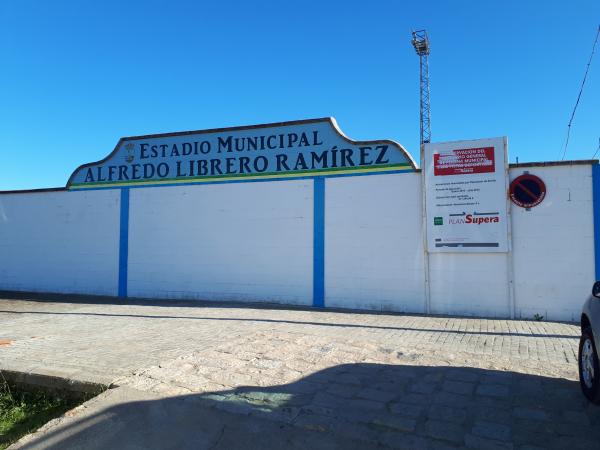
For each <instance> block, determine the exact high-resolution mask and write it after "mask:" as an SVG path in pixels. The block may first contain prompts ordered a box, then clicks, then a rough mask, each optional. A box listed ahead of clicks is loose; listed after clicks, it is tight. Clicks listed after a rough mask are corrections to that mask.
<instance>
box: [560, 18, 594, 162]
mask: <svg viewBox="0 0 600 450" xmlns="http://www.w3.org/2000/svg"><path fill="white" fill-rule="evenodd" d="M598 36H600V25H598V31H597V32H596V39H594V45H593V46H592V54H591V55H590V60H589V61H588V63H587V66H586V68H585V74H584V75H583V81H582V82H581V88H579V95H577V101H576V102H575V106H574V107H573V112H572V113H571V119H570V120H569V124H568V125H567V137H566V138H565V145H564V148H563V153H562V158H561V160H564V159H565V155H566V153H567V146H568V145H569V137H570V135H571V124H572V123H573V118H574V117H575V111H576V110H577V106H579V100H580V99H581V93H582V92H583V86H584V85H585V80H586V79H587V76H588V72H589V70H590V64H591V63H592V58H593V57H594V52H595V51H596V44H597V43H598Z"/></svg>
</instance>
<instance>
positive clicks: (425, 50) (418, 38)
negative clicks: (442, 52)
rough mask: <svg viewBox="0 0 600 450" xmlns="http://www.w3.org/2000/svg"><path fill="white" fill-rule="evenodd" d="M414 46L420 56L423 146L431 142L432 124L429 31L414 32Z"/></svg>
mask: <svg viewBox="0 0 600 450" xmlns="http://www.w3.org/2000/svg"><path fill="white" fill-rule="evenodd" d="M412 37H413V39H412V45H413V47H414V48H415V51H416V52H417V55H419V87H420V104H421V105H420V106H421V113H420V118H421V145H422V144H425V143H427V142H431V122H430V119H431V118H430V105H429V61H428V59H429V37H428V36H427V31H425V30H419V31H413V32H412Z"/></svg>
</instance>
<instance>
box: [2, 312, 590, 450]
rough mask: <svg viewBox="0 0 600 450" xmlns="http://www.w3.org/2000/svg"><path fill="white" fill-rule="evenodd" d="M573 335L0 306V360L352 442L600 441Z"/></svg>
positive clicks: (337, 316) (409, 323)
mask: <svg viewBox="0 0 600 450" xmlns="http://www.w3.org/2000/svg"><path fill="white" fill-rule="evenodd" d="M578 336H579V327H578V326H577V325H575V324H563V323H547V322H529V321H507V320H490V319H465V318H448V317H425V316H416V315H391V314H365V313H348V312H335V311H315V310H303V309H283V308H276V307H273V308H270V307H265V306H262V307H255V308H251V307H244V306H240V305H237V306H236V305H221V307H217V306H216V305H214V304H212V305H211V304H198V303H174V302H171V303H166V302H165V303H158V302H152V303H148V304H101V303H87V304H81V303H61V302H43V301H23V300H20V301H11V300H3V301H1V303H0V368H1V369H11V370H28V371H34V372H40V373H50V374H58V375H62V376H69V377H71V378H75V379H82V380H88V381H103V382H113V383H115V384H116V385H118V386H121V388H118V389H132V390H135V391H138V392H145V393H147V394H148V395H152V396H153V398H156V399H168V398H173V397H174V396H177V397H176V398H181V399H182V401H186V402H188V403H187V404H190V402H192V403H193V404H198V405H202V407H203V408H209V409H210V410H213V411H220V412H226V413H228V414H230V415H232V416H235V417H243V418H249V417H250V418H256V420H263V419H266V420H267V421H268V422H273V421H275V422H278V423H280V424H281V426H282V427H288V428H289V429H294V430H298V429H299V430H303V431H306V432H309V431H310V433H317V434H319V433H320V434H322V435H323V436H343V438H344V439H351V440H352V442H354V443H358V444H359V447H377V446H379V447H382V448H465V447H466V448H507V449H510V448H522V449H534V448H557V449H558V448H561V449H562V448H572V449H575V448H590V449H591V448H596V449H597V448H600V408H597V407H594V406H592V405H589V404H588V403H587V402H586V401H585V400H584V399H583V397H582V395H581V393H580V391H579V386H578V383H577V381H576V379H577V372H576V368H577V359H576V354H577V346H578ZM3 343H4V344H3ZM118 389H116V390H118ZM111 391H115V390H114V389H113V390H110V391H108V393H105V394H102V395H101V396H100V397H99V398H102V396H110V395H111V394H110V392H111ZM95 401H99V400H95ZM157 401H160V400H157ZM194 402H195V403H194ZM173 408H175V406H173ZM85 411H86V410H85V407H83V409H82V412H81V415H78V414H77V413H75V414H74V415H73V417H70V418H68V419H64V420H62V421H61V420H59V421H56V422H55V423H50V424H48V426H47V427H45V428H44V429H42V430H41V431H40V433H41V435H43V434H44V433H48V432H49V430H53V429H54V430H56V429H60V427H61V426H64V421H67V422H69V421H74V420H78V417H80V416H81V417H83V416H85V414H86V412H85ZM115 414H117V415H118V413H115ZM174 414H175V413H174ZM175 415H176V414H175ZM282 429H287V428H282ZM290 433H291V431H290ZM38 435H39V433H38ZM109 435H110V433H103V436H109ZM35 436H36V435H34V436H33V437H32V439H35ZM215 439H216V441H215V442H212V443H211V446H213V445H214V446H215V448H219V445H225V444H224V443H223V442H226V441H222V436H221V437H218V439H217V437H215ZM320 442H326V439H323V441H320ZM219 443H221V444H219ZM105 444H106V442H105ZM217 444H219V445H217ZM222 448H226V447H222Z"/></svg>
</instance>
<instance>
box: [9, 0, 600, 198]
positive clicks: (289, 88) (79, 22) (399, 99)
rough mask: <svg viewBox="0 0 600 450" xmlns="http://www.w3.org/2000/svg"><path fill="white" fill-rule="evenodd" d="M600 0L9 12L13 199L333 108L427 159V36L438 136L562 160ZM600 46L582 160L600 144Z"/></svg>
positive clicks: (357, 132)
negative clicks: (423, 67) (167, 147)
mask: <svg viewBox="0 0 600 450" xmlns="http://www.w3.org/2000/svg"><path fill="white" fill-rule="evenodd" d="M599 23H600V2H599V1H597V0H582V1H580V0H570V1H566V0H565V1H555V0H549V1H542V0H531V1H525V0H521V1H515V0H503V1H481V0H480V1H425V2H405V1H375V0H372V1H365V0H362V1H351V0H345V1H339V2H325V1H312V0H311V1H302V2H282V1H271V2H260V1H256V2H242V1H239V2H237V1H226V0H225V1H220V2H201V1H183V0H168V1H163V0H146V1H132V0H128V1H126V2H125V1H113V0H110V1H109V0H104V1H101V2H99V1H91V0H77V1H64V0H55V1H52V2H47V1H43V0H38V1H31V0H3V1H1V2H0V56H1V58H2V61H1V64H0V190H1V189H28V188H38V187H56V186H64V185H65V183H66V181H67V178H68V177H69V175H70V174H71V173H72V171H73V170H74V169H75V168H76V167H77V166H78V165H80V164H82V163H86V162H92V161H96V160H98V159H101V158H103V157H104V156H106V155H107V154H108V153H109V152H110V151H111V150H112V149H113V148H114V146H115V144H116V143H117V141H118V139H119V138H120V137H122V136H132V135H141V134H152V133H163V132H172V131H184V130H196V129H205V128H215V127H226V126H236V125H249V124H258V123H268V122H277V121H285V120H296V119H304V118H313V117H324V116H334V117H335V118H336V119H337V121H338V123H339V125H340V127H341V129H342V130H343V131H344V132H345V134H347V135H348V136H350V137H351V138H353V139H394V140H396V141H398V142H400V143H401V144H403V145H404V146H405V147H406V149H407V150H408V151H409V152H410V153H411V154H412V155H413V156H414V157H415V159H417V160H418V156H419V148H418V147H419V146H418V143H419V97H418V57H417V56H416V55H415V53H414V50H413V48H412V46H411V45H410V32H411V30H412V29H420V28H426V29H427V30H428V32H429V35H430V39H431V46H432V53H431V56H430V73H431V105H432V116H431V121H432V138H433V139H432V140H433V141H434V142H435V141H447V140H457V139H471V138H480V137H492V136H503V135H506V136H508V137H509V155H510V160H511V161H514V160H515V157H517V156H518V157H519V160H520V161H521V162H523V161H539V160H556V159H559V158H560V155H561V149H562V144H563V142H564V137H565V133H566V125H567V122H568V119H569V116H570V114H571V110H572V108H573V105H574V102H575V99H576V97H577V93H578V91H579V86H580V84H581V80H582V78H583V73H584V69H585V65H586V63H587V61H588V58H589V55H590V52H591V47H592V43H593V39H594V36H595V33H596V30H597V27H598V24H599ZM599 53H600V48H599V49H598V50H597V54H596V57H595V58H594V61H593V62H592V67H591V69H590V73H589V78H588V81H587V84H586V87H585V90H584V93H583V97H582V101H581V103H580V105H579V109H578V111H577V115H576V117H575V121H574V124H573V127H572V132H571V142H570V144H569V149H568V152H567V155H566V159H589V158H590V157H591V156H592V155H593V153H594V152H595V150H596V148H597V147H598V139H599V138H600V54H599Z"/></svg>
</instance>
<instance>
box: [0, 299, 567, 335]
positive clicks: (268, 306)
mask: <svg viewBox="0 0 600 450" xmlns="http://www.w3.org/2000/svg"><path fill="white" fill-rule="evenodd" d="M3 298H4V299H9V300H25V301H29V302H40V303H68V304H74V305H80V304H81V305H120V306H151V307H170V308H173V307H182V308H199V309H201V308H205V309H206V308H219V309H255V310H279V311H281V310H290V311H312V312H320V311H324V312H329V313H335V312H340V313H343V314H367V315H377V314H385V315H396V316H414V317H426V318H430V317H435V316H431V315H422V314H412V313H410V314H409V313H398V312H381V311H364V310H350V309H338V308H312V307H307V306H296V305H283V304H275V303H243V302H220V301H219V302H217V301H206V300H155V299H135V298H126V299H119V298H115V297H102V296H89V295H77V294H48V293H35V292H13V291H0V299H3ZM0 305H1V302H0ZM0 313H2V314H14V315H21V314H38V315H58V316H60V315H63V316H64V315H67V316H68V315H74V316H91V317H127V318H137V319H185V320H214V321H234V322H263V323H286V324H294V325H316V326H325V327H342V328H372V329H380V330H393V331H422V332H444V333H450V334H474V335H487V336H500V335H502V336H518V337H534V338H535V337H543V338H560V339H562V338H566V339H579V336H574V335H571V334H550V333H519V332H515V331H501V330H499V331H481V330H464V329H449V328H443V329H436V328H425V327H423V328H412V327H398V326H385V325H371V324H367V325H363V324H356V323H343V322H340V321H337V322H316V321H301V320H285V319H268V318H259V317H202V316H194V315H180V316H178V315H163V314H156V315H154V314H150V315H148V314H133V313H103V312H79V311H72V312H71V311H39V310H35V311H31V310H23V311H21V310H18V311H14V310H6V309H1V310H0ZM439 317H446V316H439ZM448 317H449V316H448ZM453 318H456V316H454V317H453Z"/></svg>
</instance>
